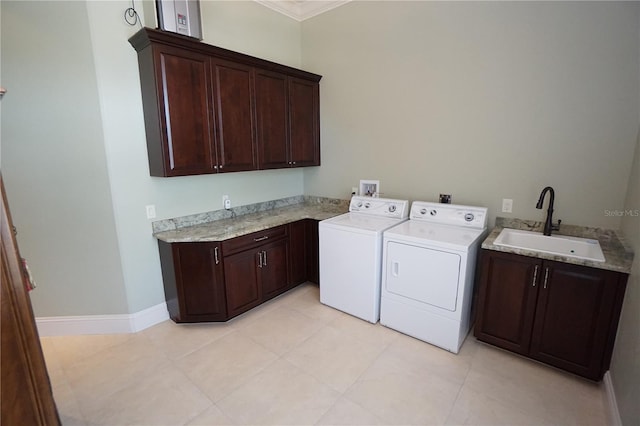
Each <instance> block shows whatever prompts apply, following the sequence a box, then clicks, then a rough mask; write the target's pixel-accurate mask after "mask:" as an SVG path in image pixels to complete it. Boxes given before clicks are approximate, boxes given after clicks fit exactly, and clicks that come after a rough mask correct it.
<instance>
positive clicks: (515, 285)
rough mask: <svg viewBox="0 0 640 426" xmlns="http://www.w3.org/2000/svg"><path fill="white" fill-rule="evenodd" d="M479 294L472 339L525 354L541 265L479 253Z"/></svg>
mask: <svg viewBox="0 0 640 426" xmlns="http://www.w3.org/2000/svg"><path fill="white" fill-rule="evenodd" d="M481 262H482V265H481V276H480V293H479V298H478V317H477V320H476V326H475V332H474V334H475V336H476V337H477V338H478V339H480V340H483V341H485V342H488V343H491V344H494V345H496V346H500V347H502V348H505V349H508V350H510V351H513V352H517V353H520V354H527V353H528V352H529V344H530V340H531V329H532V326H533V317H534V314H535V308H536V301H537V294H538V286H539V283H540V273H541V269H542V263H541V262H540V261H538V260H536V259H532V258H529V257H525V256H517V255H512V254H506V253H500V252H492V251H488V250H482V252H481Z"/></svg>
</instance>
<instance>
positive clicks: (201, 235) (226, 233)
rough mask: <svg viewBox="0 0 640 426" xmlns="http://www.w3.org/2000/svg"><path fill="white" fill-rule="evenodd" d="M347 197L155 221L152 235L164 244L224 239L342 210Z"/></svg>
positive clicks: (267, 204)
mask: <svg viewBox="0 0 640 426" xmlns="http://www.w3.org/2000/svg"><path fill="white" fill-rule="evenodd" d="M348 210H349V201H348V200H339V199H334V198H323V197H311V196H301V195H300V196H296V197H289V198H283V199H280V200H274V201H267V202H264V203H256V204H251V205H247V206H240V207H234V208H232V209H230V210H215V211H212V212H208V213H201V214H197V215H191V216H183V217H179V218H174V219H166V220H162V221H157V222H154V223H153V224H152V226H153V231H154V232H153V236H154V237H156V238H157V239H159V240H162V241H165V242H168V243H185V242H205V241H224V240H228V239H231V238H235V237H240V236H242V235H246V234H250V233H252V232H258V231H262V230H265V229H269V228H273V227H276V226H280V225H285V224H287V223H292V222H296V221H298V220H302V219H316V220H324V219H328V218H330V217H333V216H337V215H340V214H343V213H346V212H347V211H348Z"/></svg>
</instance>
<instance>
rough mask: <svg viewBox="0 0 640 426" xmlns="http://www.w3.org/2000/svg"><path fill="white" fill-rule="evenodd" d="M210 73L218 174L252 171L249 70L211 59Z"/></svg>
mask: <svg viewBox="0 0 640 426" xmlns="http://www.w3.org/2000/svg"><path fill="white" fill-rule="evenodd" d="M212 72H213V80H214V99H215V116H216V139H217V147H218V171H219V172H236V171H243V170H255V169H256V168H257V162H256V153H255V126H254V118H253V117H254V105H253V102H254V101H253V100H254V94H253V88H252V85H253V68H251V67H249V66H245V65H242V64H237V63H233V62H227V61H222V60H219V59H215V60H212Z"/></svg>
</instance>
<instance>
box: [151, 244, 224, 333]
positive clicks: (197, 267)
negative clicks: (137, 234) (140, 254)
mask: <svg viewBox="0 0 640 426" xmlns="http://www.w3.org/2000/svg"><path fill="white" fill-rule="evenodd" d="M158 244H159V248H160V261H161V266H162V276H163V282H164V290H165V297H166V301H167V308H168V309H169V315H170V316H171V319H173V320H174V321H176V322H201V321H221V320H225V319H226V317H227V307H226V297H225V286H224V271H223V265H222V256H221V253H220V246H219V244H218V243H173V244H170V243H166V242H164V241H159V242H158Z"/></svg>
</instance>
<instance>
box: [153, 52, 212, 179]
mask: <svg viewBox="0 0 640 426" xmlns="http://www.w3.org/2000/svg"><path fill="white" fill-rule="evenodd" d="M155 62H156V64H157V67H156V84H157V88H151V90H150V91H151V92H155V93H158V94H159V99H157V103H156V105H149V103H150V102H156V97H155V96H143V102H144V111H145V122H146V124H147V142H148V150H149V167H150V170H151V175H152V176H181V175H192V174H202V173H212V172H213V171H214V165H215V158H214V154H215V153H213V152H212V150H211V146H212V145H211V141H212V123H211V121H210V113H209V109H210V108H209V105H210V101H211V100H210V92H209V90H207V87H209V84H208V78H209V73H208V69H209V58H208V57H207V56H205V55H200V54H198V53H194V52H191V51H188V50H184V49H177V48H173V47H170V46H160V47H158V48H156V49H155ZM143 94H144V86H143ZM158 107H159V108H160V111H159V114H156V116H155V118H154V117H149V115H152V114H153V113H154V111H157V108H158ZM158 119H159V120H160V123H158ZM158 140H159V141H160V142H161V143H158Z"/></svg>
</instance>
